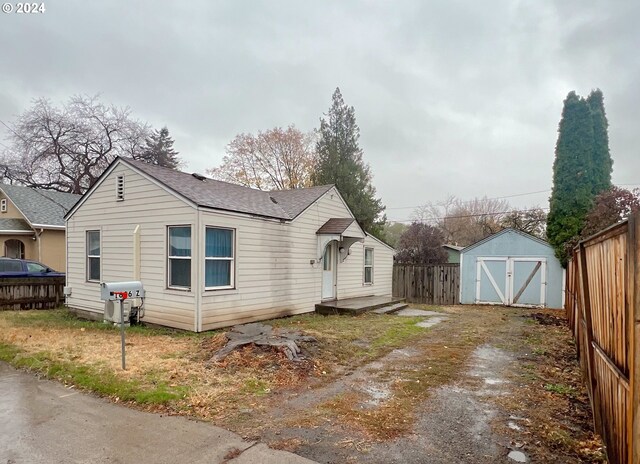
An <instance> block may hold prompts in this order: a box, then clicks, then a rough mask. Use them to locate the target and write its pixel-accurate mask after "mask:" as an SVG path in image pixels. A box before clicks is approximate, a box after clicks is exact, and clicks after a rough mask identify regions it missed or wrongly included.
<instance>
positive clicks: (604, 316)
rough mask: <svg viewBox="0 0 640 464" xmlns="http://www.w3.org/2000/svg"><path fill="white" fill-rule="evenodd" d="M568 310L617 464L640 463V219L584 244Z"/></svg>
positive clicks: (572, 268) (571, 279)
mask: <svg viewBox="0 0 640 464" xmlns="http://www.w3.org/2000/svg"><path fill="white" fill-rule="evenodd" d="M566 275H567V287H566V288H567V292H566V301H565V308H566V311H567V317H568V320H569V324H570V327H571V330H572V331H573V334H574V337H575V340H576V345H577V349H578V356H579V358H580V365H581V367H582V373H583V377H584V381H585V384H586V385H587V390H588V392H589V397H590V400H591V407H592V409H593V415H594V421H595V426H596V430H597V432H598V433H599V434H600V435H601V436H602V438H603V440H604V442H605V445H606V448H607V455H608V457H609V461H610V462H611V463H612V464H627V463H629V464H640V407H639V401H640V217H638V216H636V217H631V218H630V219H629V220H628V221H625V222H622V223H620V224H616V225H615V226H613V227H610V228H609V229H606V230H604V231H602V232H601V233H599V234H597V235H595V236H593V237H590V238H589V239H587V240H585V241H583V242H581V243H580V245H579V246H578V247H577V248H576V249H575V251H574V254H573V259H572V260H571V261H570V262H569V265H568V268H567V274H566Z"/></svg>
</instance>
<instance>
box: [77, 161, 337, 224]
mask: <svg viewBox="0 0 640 464" xmlns="http://www.w3.org/2000/svg"><path fill="white" fill-rule="evenodd" d="M118 160H119V161H121V162H123V163H124V164H127V165H129V166H131V167H133V168H134V169H137V170H139V171H141V172H142V173H144V174H146V175H148V176H150V177H151V178H153V179H155V180H156V181H157V182H159V183H160V184H162V185H163V186H165V187H167V188H168V189H169V190H172V191H173V192H175V193H177V194H178V195H180V196H182V197H183V198H186V199H187V200H189V201H191V202H192V203H195V204H196V205H198V206H203V207H205V208H213V209H219V210H225V211H235V212H240V213H247V214H252V215H256V216H262V217H269V218H275V219H283V220H291V219H294V218H295V217H296V216H298V215H299V214H300V213H302V212H303V211H304V210H305V209H307V208H308V207H309V206H311V205H312V204H313V203H314V202H315V201H316V200H318V199H319V198H320V197H321V196H322V195H324V194H325V193H327V192H328V191H329V190H331V188H332V187H333V185H323V186H318V187H310V188H304V189H293V190H276V191H271V192H267V191H263V190H257V189H253V188H249V187H244V186H242V185H236V184H231V183H229V182H223V181H220V180H214V179H210V178H208V177H204V176H201V175H193V174H189V173H186V172H181V171H176V170H174V169H170V168H165V167H162V166H154V165H152V164H149V163H146V162H143V161H137V160H132V159H129V158H117V159H116V161H118ZM74 209H75V208H74Z"/></svg>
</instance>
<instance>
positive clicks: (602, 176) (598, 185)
mask: <svg viewBox="0 0 640 464" xmlns="http://www.w3.org/2000/svg"><path fill="white" fill-rule="evenodd" d="M587 103H588V104H589V109H590V110H591V117H592V119H593V187H594V189H593V194H594V195H598V194H599V193H601V192H604V191H605V190H608V189H610V188H611V171H612V167H613V161H612V160H611V154H610V153H609V134H608V126H609V123H608V121H607V115H606V113H605V111H604V96H603V95H602V91H601V90H600V89H596V90H593V91H592V92H591V93H590V94H589V96H588V97H587Z"/></svg>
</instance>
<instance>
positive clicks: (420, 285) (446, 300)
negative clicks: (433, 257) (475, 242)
mask: <svg viewBox="0 0 640 464" xmlns="http://www.w3.org/2000/svg"><path fill="white" fill-rule="evenodd" d="M392 291H393V296H394V297H398V298H406V299H407V301H408V302H409V303H424V304H437V305H452V304H457V303H458V299H459V298H458V297H459V292H460V265H459V264H430V265H413V264H394V265H393V286H392Z"/></svg>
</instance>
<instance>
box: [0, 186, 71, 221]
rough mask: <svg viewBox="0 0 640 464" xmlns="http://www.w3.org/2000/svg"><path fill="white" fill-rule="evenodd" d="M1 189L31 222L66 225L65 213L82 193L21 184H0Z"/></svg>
mask: <svg viewBox="0 0 640 464" xmlns="http://www.w3.org/2000/svg"><path fill="white" fill-rule="evenodd" d="M0 190H2V191H3V192H4V194H5V195H6V196H7V197H9V199H10V200H11V201H12V202H13V204H15V205H16V206H17V207H18V209H19V210H20V211H21V212H22V214H24V216H25V218H26V219H27V221H29V222H30V223H31V224H37V225H41V226H64V215H65V214H67V211H69V210H70V209H71V207H72V206H73V205H75V204H76V202H77V201H78V200H79V199H80V197H81V195H75V194H73V193H62V192H55V191H52V190H42V189H35V188H31V187H23V186H21V185H5V184H0Z"/></svg>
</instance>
